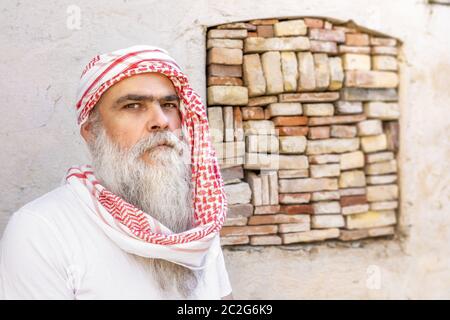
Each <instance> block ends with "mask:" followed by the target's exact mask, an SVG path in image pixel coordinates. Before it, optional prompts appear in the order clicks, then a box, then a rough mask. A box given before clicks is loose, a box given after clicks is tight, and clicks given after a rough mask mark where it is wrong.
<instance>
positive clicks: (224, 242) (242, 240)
mask: <svg viewBox="0 0 450 320" xmlns="http://www.w3.org/2000/svg"><path fill="white" fill-rule="evenodd" d="M249 241H250V240H249V237H248V236H228V237H223V236H221V237H220V245H221V246H229V245H231V246H232V245H238V244H248V243H249Z"/></svg>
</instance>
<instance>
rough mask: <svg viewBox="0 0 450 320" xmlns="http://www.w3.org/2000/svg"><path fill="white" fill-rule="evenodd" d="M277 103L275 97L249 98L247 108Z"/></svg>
mask: <svg viewBox="0 0 450 320" xmlns="http://www.w3.org/2000/svg"><path fill="white" fill-rule="evenodd" d="M277 101H278V98H277V96H263V97H256V98H249V99H248V103H247V107H259V106H266V105H268V104H271V103H275V102H277Z"/></svg>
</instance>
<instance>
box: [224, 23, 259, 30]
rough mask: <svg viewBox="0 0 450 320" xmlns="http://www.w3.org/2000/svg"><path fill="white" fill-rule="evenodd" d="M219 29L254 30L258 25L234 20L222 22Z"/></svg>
mask: <svg viewBox="0 0 450 320" xmlns="http://www.w3.org/2000/svg"><path fill="white" fill-rule="evenodd" d="M217 29H247V30H249V31H254V30H256V26H255V25H253V24H251V23H247V22H232V23H226V24H221V25H220V26H217Z"/></svg>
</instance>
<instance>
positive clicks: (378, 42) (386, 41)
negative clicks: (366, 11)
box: [370, 37, 397, 47]
mask: <svg viewBox="0 0 450 320" xmlns="http://www.w3.org/2000/svg"><path fill="white" fill-rule="evenodd" d="M370 44H371V45H372V46H384V47H395V46H396V45H397V39H394V38H382V37H370Z"/></svg>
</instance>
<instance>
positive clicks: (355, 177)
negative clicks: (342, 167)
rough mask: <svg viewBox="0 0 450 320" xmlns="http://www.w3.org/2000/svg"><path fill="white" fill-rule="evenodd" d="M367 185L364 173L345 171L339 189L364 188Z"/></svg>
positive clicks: (340, 179) (340, 178)
mask: <svg viewBox="0 0 450 320" xmlns="http://www.w3.org/2000/svg"><path fill="white" fill-rule="evenodd" d="M365 185H366V176H365V175H364V171H360V170H351V171H344V172H342V173H341V176H340V177H339V188H355V187H364V186H365Z"/></svg>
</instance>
